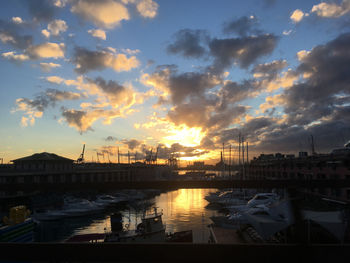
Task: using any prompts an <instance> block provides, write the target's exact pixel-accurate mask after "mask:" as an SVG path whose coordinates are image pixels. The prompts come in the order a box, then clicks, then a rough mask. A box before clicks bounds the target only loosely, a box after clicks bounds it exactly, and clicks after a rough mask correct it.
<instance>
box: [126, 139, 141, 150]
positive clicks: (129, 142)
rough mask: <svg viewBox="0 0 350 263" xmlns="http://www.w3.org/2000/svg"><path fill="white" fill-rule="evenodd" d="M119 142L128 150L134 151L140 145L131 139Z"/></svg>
mask: <svg viewBox="0 0 350 263" xmlns="http://www.w3.org/2000/svg"><path fill="white" fill-rule="evenodd" d="M121 142H122V143H124V144H125V145H127V146H128V148H129V149H130V150H134V149H136V148H137V147H138V146H140V145H141V144H142V142H141V141H138V140H136V139H131V140H127V139H124V140H122V141H121Z"/></svg>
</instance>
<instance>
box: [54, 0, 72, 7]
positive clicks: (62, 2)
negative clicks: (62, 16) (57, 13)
mask: <svg viewBox="0 0 350 263" xmlns="http://www.w3.org/2000/svg"><path fill="white" fill-rule="evenodd" d="M68 1H69V0H56V1H55V2H54V3H53V4H54V6H56V7H60V8H62V7H65V6H66V4H67V2H68Z"/></svg>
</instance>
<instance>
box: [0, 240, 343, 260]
mask: <svg viewBox="0 0 350 263" xmlns="http://www.w3.org/2000/svg"><path fill="white" fill-rule="evenodd" d="M0 250H1V254H0V260H1V261H2V262H4V261H6V262H8V261H9V262H13V261H25V262H28V261H37V262H191V263H193V262H201V263H203V262H210V263H213V262H259V263H262V262H279V263H285V262H293V263H295V262H298V263H299V262H336V263H340V262H349V259H350V246H349V245H322V244H319V245H303V244H281V245H272V244H239V245H231V244H186V243H172V244H170V243H169V244H167V243H162V244H160V243H153V244H126V243H30V244H18V243H17V244H16V243H0Z"/></svg>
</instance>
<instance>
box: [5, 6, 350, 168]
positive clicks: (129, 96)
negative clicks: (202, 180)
mask: <svg viewBox="0 0 350 263" xmlns="http://www.w3.org/2000/svg"><path fill="white" fill-rule="evenodd" d="M1 5H2V6H1V8H0V75H1V83H0V87H1V99H0V100H1V101H0V102H1V103H0V110H1V114H0V123H1V129H0V158H3V160H4V162H5V163H7V162H9V161H10V160H13V159H16V158H19V157H23V156H27V155H31V154H33V153H37V152H44V151H46V152H51V153H56V154H59V155H62V156H65V157H68V158H72V159H77V158H78V157H79V155H80V152H81V150H82V147H83V144H85V145H86V151H85V159H86V160H87V161H100V162H109V161H111V162H116V160H117V157H116V154H117V151H118V149H119V151H120V154H121V156H122V161H126V160H127V159H126V158H127V153H128V152H129V153H130V154H131V155H132V156H133V157H132V159H134V158H135V155H136V159H137V160H140V161H141V160H143V159H144V157H145V155H146V154H147V153H149V152H150V151H152V152H153V153H154V152H156V151H157V149H158V158H159V159H160V162H164V161H166V160H167V159H168V158H170V157H171V156H175V157H177V158H179V159H180V160H181V161H182V162H183V163H184V164H187V163H189V162H192V161H196V160H205V161H206V162H207V163H215V162H217V161H218V160H219V158H220V151H221V149H222V146H223V144H224V147H225V152H226V155H225V157H226V158H227V156H228V155H227V154H228V152H229V147H231V149H232V156H233V158H234V159H235V160H236V159H237V157H238V156H237V149H238V140H239V134H241V136H242V137H243V138H244V141H245V143H248V144H249V158H252V157H253V156H257V155H259V154H260V153H275V152H282V153H297V152H299V151H309V152H310V150H311V147H310V140H311V136H312V137H313V138H314V143H315V150H316V152H322V153H323V152H329V151H331V150H332V149H334V148H339V147H342V146H343V145H344V144H345V143H346V142H347V141H348V140H349V139H350V96H349V94H350V66H349V65H350V51H349V50H350V49H349V47H350V32H349V30H350V0H339V1H322V2H321V1H319V0H315V1H311V0H310V1H281V0H245V1H231V0H218V1H206V0H192V1H182V0H177V1H170V0H30V1H29V0H28V1H26V0H14V1H3V2H1Z"/></svg>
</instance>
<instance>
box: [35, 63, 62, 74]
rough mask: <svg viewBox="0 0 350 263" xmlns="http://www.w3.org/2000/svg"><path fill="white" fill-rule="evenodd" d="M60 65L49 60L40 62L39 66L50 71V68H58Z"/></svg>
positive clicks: (45, 70)
mask: <svg viewBox="0 0 350 263" xmlns="http://www.w3.org/2000/svg"><path fill="white" fill-rule="evenodd" d="M60 67H61V65H60V64H56V63H52V62H49V63H46V62H42V63H40V68H41V70H42V71H44V72H50V71H51V70H52V69H54V68H60Z"/></svg>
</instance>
